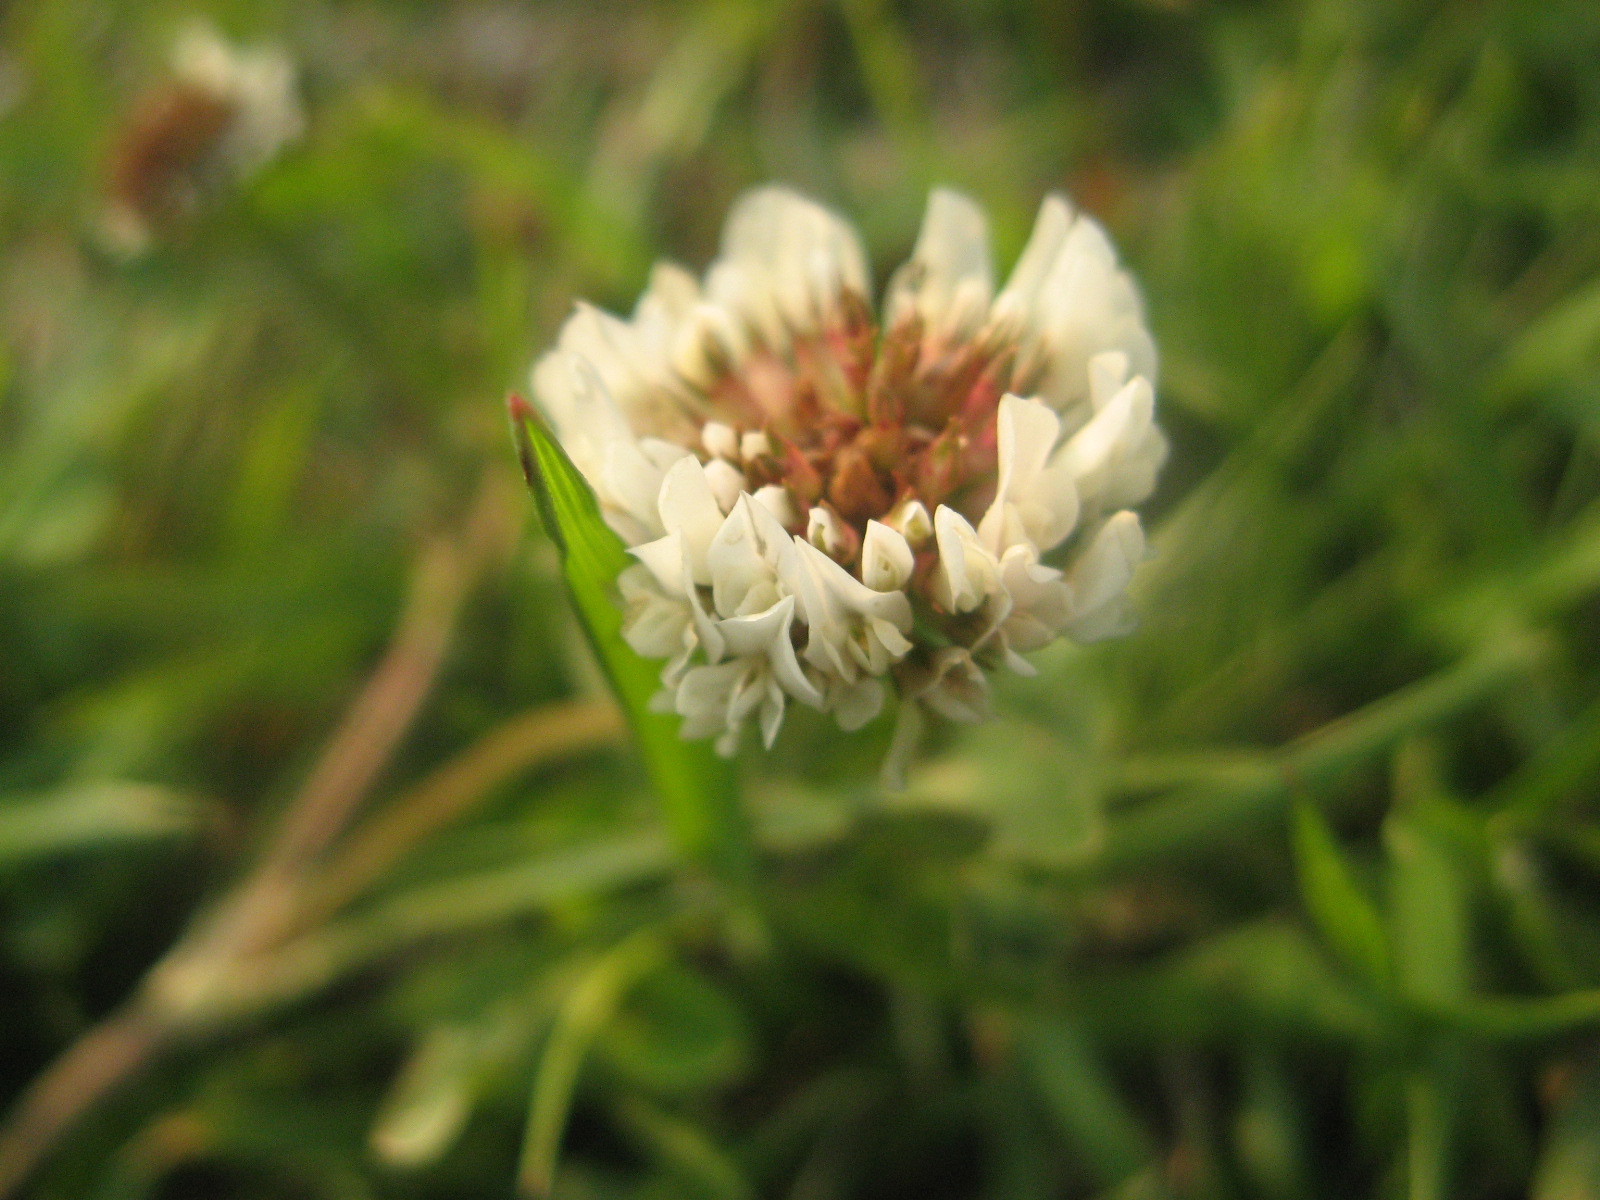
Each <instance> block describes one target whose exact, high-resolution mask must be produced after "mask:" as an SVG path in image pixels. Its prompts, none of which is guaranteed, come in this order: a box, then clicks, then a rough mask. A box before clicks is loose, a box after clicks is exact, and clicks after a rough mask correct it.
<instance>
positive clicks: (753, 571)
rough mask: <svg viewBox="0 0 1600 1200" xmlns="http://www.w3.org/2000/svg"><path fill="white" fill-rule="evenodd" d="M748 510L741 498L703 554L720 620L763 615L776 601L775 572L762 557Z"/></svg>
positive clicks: (750, 506)
mask: <svg viewBox="0 0 1600 1200" xmlns="http://www.w3.org/2000/svg"><path fill="white" fill-rule="evenodd" d="M751 508H752V502H751V501H750V500H749V499H747V498H745V497H740V499H739V501H738V502H737V503H736V504H735V505H734V507H733V511H732V512H731V513H729V514H728V516H727V519H726V520H724V521H723V522H722V525H721V527H720V528H719V529H718V530H717V536H716V537H715V538H713V539H712V540H711V546H710V548H709V549H708V550H707V551H706V568H707V570H708V571H709V572H710V574H711V603H712V606H713V607H714V608H715V609H716V610H717V612H718V614H720V615H721V616H723V617H734V616H746V615H748V614H750V613H755V612H762V611H764V610H766V609H767V608H770V607H771V606H772V604H773V603H774V602H775V601H776V600H777V595H778V593H777V589H776V587H775V584H776V572H775V571H774V568H773V564H772V563H771V562H770V561H769V560H768V559H767V557H766V556H765V555H763V554H762V550H761V541H760V539H759V538H758V537H757V535H756V527H755V521H754V515H753V513H752V512H751Z"/></svg>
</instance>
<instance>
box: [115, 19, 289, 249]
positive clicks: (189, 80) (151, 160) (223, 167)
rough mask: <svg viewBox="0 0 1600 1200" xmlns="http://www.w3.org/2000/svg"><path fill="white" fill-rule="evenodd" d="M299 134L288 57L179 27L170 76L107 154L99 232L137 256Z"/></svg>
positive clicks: (198, 26) (197, 27)
mask: <svg viewBox="0 0 1600 1200" xmlns="http://www.w3.org/2000/svg"><path fill="white" fill-rule="evenodd" d="M304 130H305V115H304V112H303V110H302V109H301V106H300V99H299V96H298V93H297V90H296V85H295V67H294V62H293V60H291V59H290V57H289V56H288V54H287V53H285V52H284V51H283V50H282V49H280V48H278V47H276V46H259V47H248V48H246V47H238V46H235V45H233V44H232V43H230V42H228V41H226V40H224V39H223V38H222V36H221V35H220V34H218V33H217V31H216V30H215V29H214V28H212V27H211V26H210V25H209V24H205V23H203V22H197V23H194V24H190V25H187V26H185V27H184V28H183V29H181V30H180V31H179V33H178V35H177V37H176V38H175V39H174V41H173V44H172V53H171V72H170V76H169V78H168V79H167V80H166V82H165V83H164V85H163V86H161V87H159V88H157V89H154V90H152V91H150V92H149V93H147V94H146V95H145V96H144V97H142V98H141V100H140V102H139V103H138V104H137V105H135V107H134V109H133V110H132V112H131V113H130V114H129V116H128V119H127V121H126V123H125V126H124V128H123V129H122V130H121V131H120V133H119V136H118V137H117V139H116V142H115V144H114V146H113V148H112V161H111V164H110V167H111V172H110V173H111V178H110V180H109V184H110V193H111V194H110V197H109V204H108V205H107V210H106V212H105V213H104V214H103V215H102V226H103V229H102V233H103V234H104V235H105V237H106V239H107V241H108V244H109V245H110V247H111V248H112V249H113V250H116V251H118V252H120V253H124V254H130V255H136V254H139V253H142V252H143V251H145V250H146V249H148V248H149V245H150V242H151V239H152V237H153V235H154V233H155V231H156V228H157V227H158V226H160V225H162V224H163V223H165V222H168V221H170V220H172V219H173V218H174V217H179V216H183V215H185V214H186V213H187V212H188V211H189V210H191V209H193V208H194V207H195V205H196V204H197V203H198V201H199V199H200V197H201V195H202V194H203V193H205V192H207V191H208V190H209V189H212V188H214V187H215V186H217V185H218V184H219V183H225V182H230V181H237V180H240V179H244V178H247V177H248V176H250V175H252V174H254V173H255V172H257V171H259V170H260V169H261V168H263V167H264V166H266V165H267V164H268V163H269V162H271V161H272V160H273V159H274V158H275V157H276V156H277V155H278V154H279V152H280V151H282V150H283V148H284V147H285V146H287V145H288V144H289V143H291V142H293V141H295V140H296V139H297V138H299V137H300V136H301V135H302V133H303V132H304Z"/></svg>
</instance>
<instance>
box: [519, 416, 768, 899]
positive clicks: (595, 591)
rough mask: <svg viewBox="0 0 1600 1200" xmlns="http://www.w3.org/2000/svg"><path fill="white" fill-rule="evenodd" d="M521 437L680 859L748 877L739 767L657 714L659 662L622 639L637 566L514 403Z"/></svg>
mask: <svg viewBox="0 0 1600 1200" xmlns="http://www.w3.org/2000/svg"><path fill="white" fill-rule="evenodd" d="M510 409H511V429H512V435H513V437H514V438H515V439H516V444H517V454H518V457H519V458H520V459H521V462H522V470H523V474H524V475H525V476H526V477H527V480H528V486H529V487H530V488H531V489H532V491H533V495H534V499H535V501H536V502H537V504H538V506H539V515H540V517H541V518H542V519H543V521H544V526H545V530H546V531H547V532H548V533H549V535H550V539H551V540H552V541H553V542H555V544H556V548H557V550H558V551H559V552H560V554H561V564H562V571H563V573H564V575H565V577H566V581H567V587H568V589H569V590H570V592H571V594H572V600H573V604H574V606H575V607H576V609H577V612H578V617H579V620H580V621H581V622H582V624H583V628H584V632H585V633H586V634H587V635H588V638H589V642H590V644H591V645H592V646H593V647H594V651H595V655H596V656H597V657H598V658H599V660H600V665H601V667H602V669H603V670H604V671H605V673H606V677H607V678H608V679H609V680H610V682H611V686H612V688H613V689H614V690H615V691H616V693H617V698H618V699H619V700H620V701H621V702H622V706H623V708H624V710H625V711H626V712H627V714H628V719H629V721H630V722H631V723H632V725H633V729H634V732H635V734H636V735H637V737H638V741H639V748H640V751H641V752H642V753H643V755H644V759H645V764H646V766H647V767H648V769H649V771H650V775H651V779H652V781H653V782H654V783H655V787H656V791H657V793H658V794H659V796H660V798H661V803H662V806H663V808H664V809H665V812H666V818H667V823H668V825H669V827H670V829H671V831H672V835H673V839H674V842H675V843H676V845H677V848H678V851H679V853H680V854H682V855H683V856H684V857H685V858H687V859H689V860H690V861H692V862H696V863H699V864H701V865H703V866H706V867H708V868H709V869H711V870H712V871H713V873H715V874H717V875H718V876H719V877H721V878H723V879H725V880H744V879H748V877H749V875H750V871H751V861H750V837H749V833H748V827H747V825H746V821H745V817H744V814H743V813H742V811H741V809H740V806H739V798H738V790H737V786H736V781H735V777H734V773H733V769H732V767H731V765H730V764H728V763H727V762H725V761H724V760H722V759H720V758H718V757H717V756H716V754H715V753H713V752H712V750H711V748H710V745H709V744H708V743H706V742H686V741H684V740H683V739H682V738H681V737H680V736H679V733H678V729H679V721H678V718H677V717H676V716H673V715H670V714H664V713H657V712H652V711H651V709H650V699H651V697H653V696H654V695H655V694H656V692H657V691H659V690H660V684H659V677H660V671H661V669H660V664H658V663H653V662H649V661H647V660H645V659H643V658H640V657H639V656H638V655H637V654H635V653H634V652H633V650H632V648H631V647H629V645H628V644H627V642H625V641H624V640H623V638H622V607H621V602H620V600H619V598H618V596H617V593H616V582H617V576H618V575H620V574H621V573H622V571H623V569H624V568H626V567H627V566H628V565H629V564H630V563H631V562H632V559H630V558H629V556H628V552H627V548H626V547H625V546H624V545H623V544H622V539H621V538H619V537H618V536H617V535H616V533H615V532H613V531H612V529H611V527H610V526H609V525H607V524H606V523H605V521H604V519H603V518H602V517H601V515H600V504H599V501H597V500H596V499H595V494H594V491H593V490H592V489H591V488H590V487H589V484H588V482H587V481H586V480H585V479H584V478H583V476H582V475H581V474H580V473H579V472H578V469H577V467H575V466H573V464H572V460H571V459H570V458H568V457H567V452H566V451H565V450H564V449H563V448H562V446H561V443H560V442H558V441H557V440H556V439H555V437H554V436H552V435H551V433H550V431H549V430H548V429H547V428H546V427H545V425H544V423H543V421H541V420H540V418H539V417H538V415H537V414H536V413H535V412H534V411H533V409H532V407H531V406H530V405H529V404H528V403H527V401H525V400H523V399H522V398H521V397H517V396H513V397H512V399H511V404H510Z"/></svg>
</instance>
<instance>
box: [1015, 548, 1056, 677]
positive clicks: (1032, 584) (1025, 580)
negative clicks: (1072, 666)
mask: <svg viewBox="0 0 1600 1200" xmlns="http://www.w3.org/2000/svg"><path fill="white" fill-rule="evenodd" d="M1000 584H1001V587H1003V588H1004V589H1005V594H1006V598H1007V601H1008V606H1007V611H1006V614H1005V619H1004V620H1003V621H1002V622H1001V625H1000V629H999V632H1000V635H1001V637H1002V638H1003V640H1004V643H1005V646H1006V649H1007V650H1008V651H1014V652H1017V653H1022V654H1026V653H1029V652H1030V651H1033V650H1042V649H1043V648H1044V647H1045V646H1048V645H1049V644H1050V643H1051V642H1053V641H1055V639H1056V638H1057V637H1059V636H1060V634H1061V630H1062V627H1063V626H1065V625H1066V623H1067V621H1068V620H1069V619H1070V618H1071V616H1072V599H1073V593H1072V589H1071V588H1070V587H1069V586H1068V585H1067V584H1066V583H1065V582H1063V580H1062V576H1061V572H1060V571H1058V570H1056V569H1055V568H1054V567H1047V566H1045V565H1044V564H1043V563H1041V562H1040V561H1039V557H1038V555H1037V554H1035V553H1034V551H1033V548H1032V547H1031V546H1013V547H1012V548H1011V549H1009V550H1007V551H1006V554H1005V557H1004V558H1003V559H1002V560H1001V562H1000ZM1021 669H1022V671H1023V673H1024V674H1029V673H1031V672H1030V671H1029V670H1028V668H1027V667H1026V666H1025V665H1024V666H1023V668H1021Z"/></svg>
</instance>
